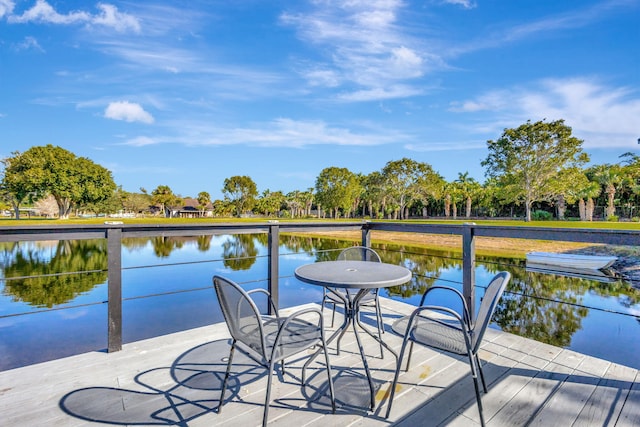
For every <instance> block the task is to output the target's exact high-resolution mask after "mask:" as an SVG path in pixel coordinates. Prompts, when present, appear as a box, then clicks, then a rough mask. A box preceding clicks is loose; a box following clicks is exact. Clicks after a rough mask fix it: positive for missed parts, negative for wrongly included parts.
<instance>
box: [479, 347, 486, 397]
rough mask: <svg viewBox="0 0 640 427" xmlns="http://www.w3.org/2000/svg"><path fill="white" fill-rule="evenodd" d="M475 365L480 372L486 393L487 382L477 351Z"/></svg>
mask: <svg viewBox="0 0 640 427" xmlns="http://www.w3.org/2000/svg"><path fill="white" fill-rule="evenodd" d="M476 366H477V367H478V372H480V379H481V380H482V388H483V390H484V392H485V393H488V390H487V382H486V381H485V379H484V371H483V370H482V365H481V364H480V358H479V357H478V353H476Z"/></svg>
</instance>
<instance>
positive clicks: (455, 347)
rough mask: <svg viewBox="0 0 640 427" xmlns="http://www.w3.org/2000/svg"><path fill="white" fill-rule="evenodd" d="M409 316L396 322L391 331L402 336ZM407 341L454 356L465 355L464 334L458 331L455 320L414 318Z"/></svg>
mask: <svg viewBox="0 0 640 427" xmlns="http://www.w3.org/2000/svg"><path fill="white" fill-rule="evenodd" d="M409 318H410V316H405V317H402V318H400V319H398V320H396V321H395V322H394V323H393V325H392V326H391V329H392V330H393V331H394V332H395V333H397V334H399V335H401V336H404V335H405V333H406V331H407V326H408V325H409ZM409 339H411V340H413V341H415V342H417V343H419V344H422V345H426V346H428V347H433V348H438V349H441V350H445V351H448V352H451V353H455V354H461V355H466V354H467V345H466V342H465V339H464V334H463V333H462V331H461V330H460V322H458V321H457V320H456V319H447V318H438V319H437V320H435V319H431V318H428V317H425V316H416V318H415V320H414V323H413V327H412V330H411V335H409Z"/></svg>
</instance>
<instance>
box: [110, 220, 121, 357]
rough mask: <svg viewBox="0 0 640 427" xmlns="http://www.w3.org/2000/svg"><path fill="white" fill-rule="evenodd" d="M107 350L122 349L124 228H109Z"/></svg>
mask: <svg viewBox="0 0 640 427" xmlns="http://www.w3.org/2000/svg"><path fill="white" fill-rule="evenodd" d="M107 257H108V261H107V263H108V266H107V268H108V272H107V275H108V276H107V283H108V298H107V299H108V302H107V305H108V307H107V319H108V327H107V351H108V352H110V353H111V352H113V351H120V350H122V229H121V228H108V229H107Z"/></svg>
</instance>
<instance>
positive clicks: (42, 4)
mask: <svg viewBox="0 0 640 427" xmlns="http://www.w3.org/2000/svg"><path fill="white" fill-rule="evenodd" d="M96 7H97V8H98V9H99V11H100V12H99V13H97V14H91V13H89V12H85V11H80V10H76V11H71V12H67V13H60V12H58V11H57V10H55V9H54V7H53V6H51V5H50V4H49V3H48V2H47V1H46V0H36V3H35V4H34V5H33V6H32V7H31V8H30V9H27V10H25V11H24V12H22V14H19V15H18V14H13V10H14V9H15V2H13V1H11V0H0V18H1V17H3V16H5V15H6V16H7V22H9V23H14V24H25V23H30V22H38V23H48V24H58V25H71V24H86V25H94V26H102V27H108V28H113V29H114V30H116V31H118V32H123V33H124V32H128V31H132V32H134V33H139V32H140V28H141V27H140V22H139V21H138V19H137V18H135V17H134V16H132V15H129V14H127V13H122V12H120V11H119V10H118V8H117V7H116V6H114V5H110V4H106V3H98V4H97V5H96Z"/></svg>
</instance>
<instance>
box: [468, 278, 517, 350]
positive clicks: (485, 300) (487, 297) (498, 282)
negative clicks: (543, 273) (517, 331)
mask: <svg viewBox="0 0 640 427" xmlns="http://www.w3.org/2000/svg"><path fill="white" fill-rule="evenodd" d="M509 279H511V273H509V272H508V271H501V272H500V273H498V274H496V275H495V276H493V279H491V283H489V286H487V290H486V291H485V293H484V296H483V297H482V302H481V303H480V309H479V310H478V315H477V317H476V321H475V323H474V325H473V335H472V341H473V342H472V345H473V350H474V352H475V351H477V350H478V347H479V346H480V344H481V343H482V338H483V337H484V333H485V331H486V330H487V326H489V323H491V317H492V316H493V312H494V311H496V307H497V306H498V301H500V297H502V293H503V292H504V290H505V289H506V287H507V284H508V283H509Z"/></svg>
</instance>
